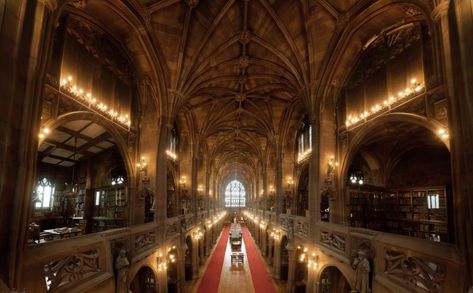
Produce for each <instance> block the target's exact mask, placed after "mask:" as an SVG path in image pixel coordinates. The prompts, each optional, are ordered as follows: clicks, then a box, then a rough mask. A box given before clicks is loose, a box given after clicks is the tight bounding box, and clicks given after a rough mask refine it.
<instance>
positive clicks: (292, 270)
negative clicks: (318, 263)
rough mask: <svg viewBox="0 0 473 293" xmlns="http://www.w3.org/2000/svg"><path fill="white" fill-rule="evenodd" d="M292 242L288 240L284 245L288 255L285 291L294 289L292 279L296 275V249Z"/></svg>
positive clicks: (288, 291)
mask: <svg viewBox="0 0 473 293" xmlns="http://www.w3.org/2000/svg"><path fill="white" fill-rule="evenodd" d="M292 242H293V241H291V242H289V244H288V245H287V247H286V248H287V252H288V255H289V264H288V274H287V284H286V292H287V293H293V292H294V289H295V282H294V279H295V276H296V249H295V247H294V244H293V243H292Z"/></svg>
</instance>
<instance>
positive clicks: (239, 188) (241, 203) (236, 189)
mask: <svg viewBox="0 0 473 293" xmlns="http://www.w3.org/2000/svg"><path fill="white" fill-rule="evenodd" d="M245 206H246V192H245V187H244V186H243V184H241V182H240V181H238V180H233V181H232V182H230V183H228V185H227V188H226V189H225V207H232V208H234V207H245Z"/></svg>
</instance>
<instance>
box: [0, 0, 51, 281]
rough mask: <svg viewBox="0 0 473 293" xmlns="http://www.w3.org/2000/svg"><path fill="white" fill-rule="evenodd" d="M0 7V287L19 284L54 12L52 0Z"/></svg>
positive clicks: (20, 0)
mask: <svg viewBox="0 0 473 293" xmlns="http://www.w3.org/2000/svg"><path fill="white" fill-rule="evenodd" d="M0 6H1V7H0V19H1V21H0V44H1V45H0V56H1V58H0V68H2V70H1V71H0V92H1V95H2V96H1V101H2V106H1V107H0V137H1V142H0V166H2V167H1V168H0V211H1V213H0V239H2V241H0V251H2V256H1V257H0V280H1V282H0V287H4V285H2V284H3V283H4V284H6V286H8V287H9V288H21V285H20V284H21V275H22V273H23V272H22V266H21V263H22V260H23V251H24V249H25V246H26V239H25V238H26V232H27V227H28V220H29V215H30V214H31V211H32V208H33V204H32V202H31V200H32V190H33V187H34V184H35V182H34V181H35V180H34V177H35V170H36V156H37V147H38V136H37V135H38V133H39V129H40V116H41V109H42V107H41V94H42V91H43V84H44V77H45V72H46V64H47V63H48V59H49V56H50V52H51V48H52V44H53V34H54V29H55V24H56V23H57V13H58V10H57V9H56V8H57V3H56V1H54V0H49V1H25V0H5V1H2V4H1V5H0Z"/></svg>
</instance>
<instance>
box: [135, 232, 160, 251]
mask: <svg viewBox="0 0 473 293" xmlns="http://www.w3.org/2000/svg"><path fill="white" fill-rule="evenodd" d="M155 238H156V235H155V233H154V232H153V231H151V232H147V233H144V234H140V235H138V236H136V238H135V250H137V251H138V250H141V249H144V248H146V247H148V246H150V245H152V244H153V243H154V242H155Z"/></svg>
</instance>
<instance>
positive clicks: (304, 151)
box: [297, 119, 312, 162]
mask: <svg viewBox="0 0 473 293" xmlns="http://www.w3.org/2000/svg"><path fill="white" fill-rule="evenodd" d="M305 120H306V119H304V121H303V122H302V125H301V128H300V130H299V135H298V137H297V161H298V162H300V161H302V160H304V159H305V158H306V157H307V155H308V154H310V153H311V152H312V125H311V124H310V123H309V122H308V121H305Z"/></svg>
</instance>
